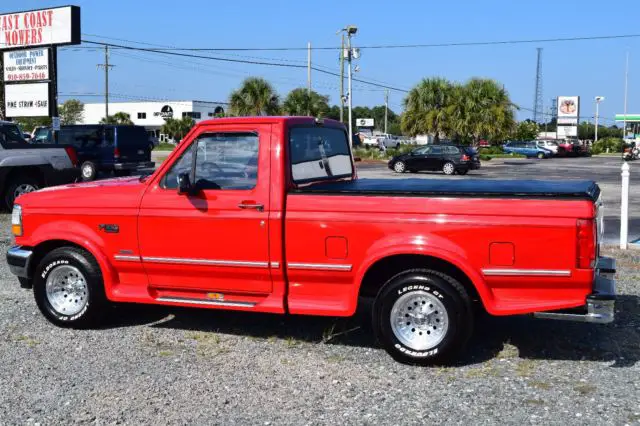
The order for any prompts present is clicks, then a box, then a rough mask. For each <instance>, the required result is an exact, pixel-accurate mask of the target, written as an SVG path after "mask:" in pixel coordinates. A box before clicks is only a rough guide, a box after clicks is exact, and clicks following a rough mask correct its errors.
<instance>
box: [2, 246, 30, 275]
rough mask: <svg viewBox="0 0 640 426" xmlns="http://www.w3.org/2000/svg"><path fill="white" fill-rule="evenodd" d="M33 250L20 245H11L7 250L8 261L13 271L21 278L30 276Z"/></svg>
mask: <svg viewBox="0 0 640 426" xmlns="http://www.w3.org/2000/svg"><path fill="white" fill-rule="evenodd" d="M32 254H33V252H32V251H31V250H28V249H23V248H22V247H20V246H15V247H11V248H10V249H9V251H7V263H8V264H9V270H10V271H11V273H12V274H13V275H15V276H17V277H20V278H29V262H30V261H31V255H32Z"/></svg>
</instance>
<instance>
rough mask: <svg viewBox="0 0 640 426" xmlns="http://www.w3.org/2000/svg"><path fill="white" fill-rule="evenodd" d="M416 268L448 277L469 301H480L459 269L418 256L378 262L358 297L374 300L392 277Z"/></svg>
mask: <svg viewBox="0 0 640 426" xmlns="http://www.w3.org/2000/svg"><path fill="white" fill-rule="evenodd" d="M416 268H424V269H433V270H434V271H439V272H442V273H443V274H447V275H449V276H450V277H451V278H454V279H455V280H457V281H458V282H459V283H460V284H462V286H463V287H464V288H465V289H466V290H467V293H468V295H469V297H470V298H471V300H473V301H474V302H477V301H481V299H480V295H479V294H478V291H477V289H476V287H475V286H474V285H473V283H472V282H471V280H470V279H469V277H467V275H466V274H465V273H464V272H462V270H460V268H458V267H457V266H455V265H453V264H451V263H449V262H447V261H445V260H442V259H439V258H437V257H433V256H426V255H420V254H400V255H394V256H389V257H385V258H383V259H380V260H378V261H377V262H376V263H374V264H373V265H371V267H369V269H368V270H367V272H366V273H365V274H364V278H363V279H362V283H361V285H360V293H359V297H361V298H375V297H376V295H377V294H378V292H379V291H380V289H381V288H382V286H383V285H384V284H385V283H386V282H387V281H389V280H390V279H391V278H392V277H393V276H394V275H397V274H399V273H400V272H402V271H407V270H409V269H416Z"/></svg>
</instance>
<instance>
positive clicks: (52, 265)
mask: <svg viewBox="0 0 640 426" xmlns="http://www.w3.org/2000/svg"><path fill="white" fill-rule="evenodd" d="M68 264H69V261H68V260H66V259H59V260H54V261H53V262H51V263H49V264H48V265H47V266H45V268H44V269H43V270H42V275H41V277H42V279H43V280H44V279H46V278H47V275H48V274H49V272H51V271H52V270H53V268H55V267H56V266H60V265H68Z"/></svg>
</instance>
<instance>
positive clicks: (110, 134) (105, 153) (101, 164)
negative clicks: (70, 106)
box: [32, 124, 155, 181]
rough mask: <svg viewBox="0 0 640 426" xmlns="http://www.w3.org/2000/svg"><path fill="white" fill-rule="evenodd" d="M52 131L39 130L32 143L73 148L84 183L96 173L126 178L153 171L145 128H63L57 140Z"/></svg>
mask: <svg viewBox="0 0 640 426" xmlns="http://www.w3.org/2000/svg"><path fill="white" fill-rule="evenodd" d="M52 139H53V138H52V135H51V129H45V130H43V129H39V130H38V131H36V134H35V135H34V138H33V142H32V143H58V144H61V145H72V146H74V147H75V148H76V151H77V152H78V160H79V161H80V171H81V176H82V179H83V180H87V181H89V180H94V179H95V178H96V175H97V174H98V172H114V173H115V174H116V175H119V176H127V175H129V174H131V172H133V171H136V170H140V169H148V168H153V167H154V165H155V164H154V163H153V162H152V161H151V142H150V141H149V135H148V134H147V132H146V130H145V129H144V127H141V126H119V125H102V124H97V125H74V126H62V127H61V128H60V131H59V132H58V137H57V141H56V142H54V141H53V140H52Z"/></svg>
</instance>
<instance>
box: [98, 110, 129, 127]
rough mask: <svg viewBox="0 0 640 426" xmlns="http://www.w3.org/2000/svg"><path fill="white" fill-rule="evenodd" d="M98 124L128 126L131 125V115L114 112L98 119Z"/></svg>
mask: <svg viewBox="0 0 640 426" xmlns="http://www.w3.org/2000/svg"><path fill="white" fill-rule="evenodd" d="M100 124H120V125H125V126H130V125H133V121H131V116H130V115H129V114H127V113H126V112H116V113H115V114H113V115H110V116H108V117H106V118H103V119H102V120H100Z"/></svg>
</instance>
